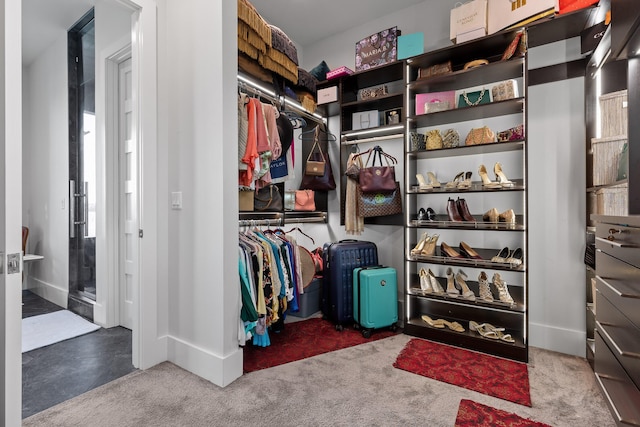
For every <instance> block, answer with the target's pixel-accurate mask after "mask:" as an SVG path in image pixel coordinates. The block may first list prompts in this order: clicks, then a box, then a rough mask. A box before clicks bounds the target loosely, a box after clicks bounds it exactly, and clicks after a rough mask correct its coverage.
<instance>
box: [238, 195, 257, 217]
mask: <svg viewBox="0 0 640 427" xmlns="http://www.w3.org/2000/svg"><path fill="white" fill-rule="evenodd" d="M238 210H239V211H240V212H251V211H253V191H251V190H239V191H238Z"/></svg>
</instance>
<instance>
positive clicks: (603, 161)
mask: <svg viewBox="0 0 640 427" xmlns="http://www.w3.org/2000/svg"><path fill="white" fill-rule="evenodd" d="M625 142H627V138H626V137H625V136H624V135H623V136H610V137H607V138H592V139H591V150H592V151H593V185H594V186H596V185H608V184H613V183H614V182H616V181H617V180H618V161H619V160H620V153H621V152H622V147H623V146H624V143H625Z"/></svg>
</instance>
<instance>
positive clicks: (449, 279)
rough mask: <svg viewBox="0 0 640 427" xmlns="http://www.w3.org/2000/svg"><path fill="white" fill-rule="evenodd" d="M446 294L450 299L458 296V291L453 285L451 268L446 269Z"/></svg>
mask: <svg viewBox="0 0 640 427" xmlns="http://www.w3.org/2000/svg"><path fill="white" fill-rule="evenodd" d="M447 294H448V295H450V296H452V297H457V296H459V295H460V291H458V288H456V285H455V279H454V276H453V269H452V268H451V267H448V268H447Z"/></svg>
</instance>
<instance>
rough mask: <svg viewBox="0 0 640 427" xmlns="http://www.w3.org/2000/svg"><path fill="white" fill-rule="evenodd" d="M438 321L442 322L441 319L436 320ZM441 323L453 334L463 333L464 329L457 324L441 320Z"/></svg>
mask: <svg viewBox="0 0 640 427" xmlns="http://www.w3.org/2000/svg"><path fill="white" fill-rule="evenodd" d="M438 320H442V319H438ZM442 323H444V324H445V326H446V327H448V328H449V329H451V330H452V331H454V332H464V328H463V327H462V325H461V324H460V323H458V322H449V321H447V320H442Z"/></svg>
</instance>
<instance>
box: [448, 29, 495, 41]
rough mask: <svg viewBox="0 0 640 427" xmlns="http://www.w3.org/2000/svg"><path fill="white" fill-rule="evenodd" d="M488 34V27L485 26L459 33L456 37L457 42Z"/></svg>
mask: <svg viewBox="0 0 640 427" xmlns="http://www.w3.org/2000/svg"><path fill="white" fill-rule="evenodd" d="M486 35H487V29H486V27H485V28H476V29H475V30H471V31H467V32H466V33H462V34H458V36H457V37H456V43H457V44H459V43H464V42H468V41H469V40H475V39H479V38H480V37H484V36H486Z"/></svg>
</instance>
